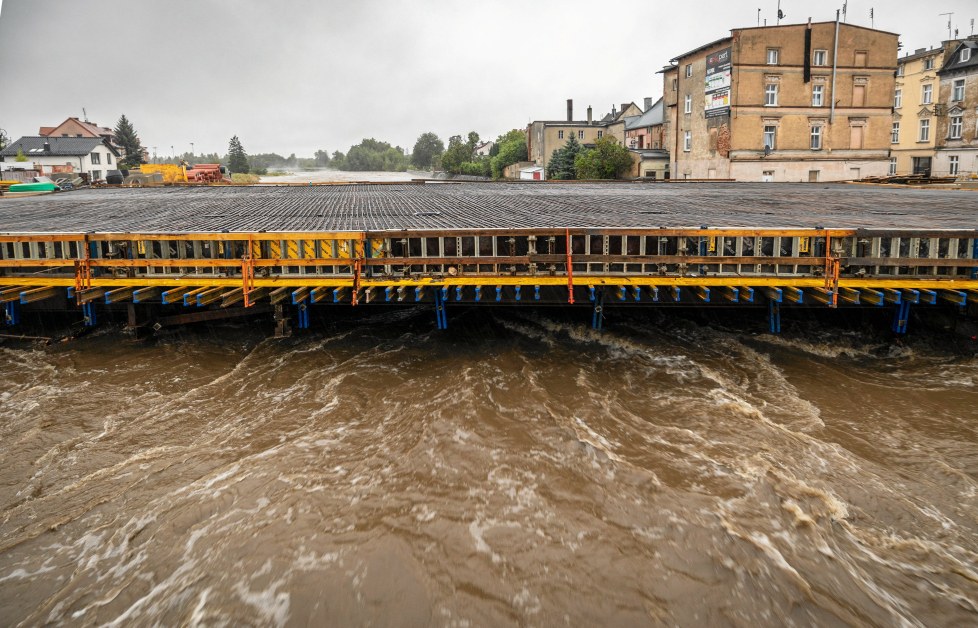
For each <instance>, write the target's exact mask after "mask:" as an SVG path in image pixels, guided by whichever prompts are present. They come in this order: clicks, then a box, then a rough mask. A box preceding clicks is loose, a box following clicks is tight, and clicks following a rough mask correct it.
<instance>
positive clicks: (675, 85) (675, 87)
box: [672, 79, 679, 91]
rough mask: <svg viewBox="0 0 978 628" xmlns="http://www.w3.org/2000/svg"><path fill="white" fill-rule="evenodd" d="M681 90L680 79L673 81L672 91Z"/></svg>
mask: <svg viewBox="0 0 978 628" xmlns="http://www.w3.org/2000/svg"><path fill="white" fill-rule="evenodd" d="M677 89H679V79H672V91H676V90H677Z"/></svg>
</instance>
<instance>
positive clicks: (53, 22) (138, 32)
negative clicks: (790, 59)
mask: <svg viewBox="0 0 978 628" xmlns="http://www.w3.org/2000/svg"><path fill="white" fill-rule="evenodd" d="M0 3H2V4H0V128H4V129H6V131H7V134H8V135H9V136H11V137H12V139H16V138H18V137H20V136H21V135H33V134H36V133H37V130H38V127H40V126H42V125H54V124H58V123H60V122H62V121H63V120H64V119H65V118H67V117H68V116H79V117H80V116H81V115H82V107H84V108H85V109H86V110H87V112H88V117H89V119H90V120H92V121H93V122H97V123H99V124H101V125H104V126H115V123H116V121H117V120H118V118H119V115H120V114H123V113H124V114H126V116H127V117H129V119H130V120H131V121H132V122H133V124H134V125H135V127H136V130H137V131H138V132H139V135H140V137H141V139H142V141H143V144H144V145H145V146H148V147H152V146H155V147H157V152H158V154H160V155H169V154H170V146H174V147H175V150H176V152H178V153H181V152H184V151H189V150H190V142H194V145H195V149H196V152H198V153H200V152H218V153H221V154H223V153H224V152H225V151H226V150H227V146H228V140H229V139H230V137H231V136H232V135H238V136H239V137H240V138H241V141H242V143H243V144H244V147H245V149H246V150H247V151H248V152H249V153H259V152H271V151H275V152H278V153H281V154H284V155H288V154H289V153H292V152H294V153H296V154H297V155H299V156H311V155H312V153H313V152H314V151H315V150H317V149H320V148H323V149H327V150H329V151H330V152H332V151H335V150H342V151H343V152H346V150H347V149H348V148H349V147H350V145H351V144H354V143H357V142H359V141H360V139H362V138H364V137H374V138H376V139H379V140H386V141H389V142H391V143H392V144H398V145H401V146H403V147H406V148H410V147H412V146H413V145H414V142H415V140H416V139H417V136H418V135H419V134H420V133H422V132H424V131H434V132H435V133H437V134H438V135H439V136H440V137H441V138H442V139H444V140H446V143H447V138H448V137H449V136H450V135H453V134H463V135H464V134H465V133H467V132H468V131H471V130H474V131H476V132H478V133H479V134H480V135H481V136H482V137H483V138H495V137H496V136H497V135H498V134H500V133H502V132H505V131H507V130H509V129H511V128H517V127H520V128H522V127H525V126H526V123H527V122H528V121H529V120H531V119H562V118H563V117H564V115H565V109H566V99H568V98H573V99H574V104H575V114H576V116H575V117H577V118H579V119H582V118H583V117H584V115H585V113H584V112H585V109H586V107H587V106H588V105H592V106H593V107H594V113H595V116H600V115H604V114H605V113H607V112H608V111H609V110H610V108H611V105H612V103H615V104H619V103H622V102H630V101H635V102H636V103H637V104H639V105H640V106H641V104H642V98H644V97H645V96H654V97H656V98H658V97H659V96H660V95H661V93H662V84H661V83H662V81H661V76H659V75H657V74H655V72H656V71H657V70H659V69H660V68H661V67H662V66H663V65H665V64H666V63H667V62H668V61H669V59H670V58H672V57H674V56H676V55H677V54H679V53H682V52H685V51H687V50H689V49H691V48H695V47H697V46H699V45H701V44H703V43H706V42H709V41H712V40H714V39H717V38H720V37H724V36H726V35H727V34H728V33H729V30H730V29H731V28H735V27H741V26H753V25H755V24H756V23H757V9H758V8H761V9H762V11H761V17H762V19H764V18H766V19H767V20H768V23H769V24H773V22H774V17H775V13H776V7H777V2H776V0H763V1H761V0H752V1H750V2H742V1H740V0H695V1H693V2H650V1H644V2H643V1H639V2H634V3H619V4H613V3H612V4H608V3H604V2H594V1H588V2H579V1H577V0H562V1H556V0H532V1H529V0H482V1H478V2H477V1H475V0H471V1H470V0H356V1H354V0H348V1H346V2H334V1H332V0H318V1H313V0H276V1H271V0H270V1H266V2H261V1H257V0H166V1H165V2H141V1H133V0H126V1H112V0H84V1H79V0H71V1H65V0H5V1H4V0H0ZM841 6H842V0H835V1H834V2H831V1H830V2H820V3H812V2H810V1H802V0H782V2H781V9H782V11H784V12H785V14H786V20H785V22H788V23H796V22H805V21H806V20H807V19H808V18H809V17H811V18H812V19H813V20H815V21H827V20H832V19H834V18H835V10H836V8H840V7H841ZM870 7H873V8H875V26H876V28H879V29H883V30H889V31H892V32H896V33H900V34H901V42H902V43H903V50H902V52H901V54H903V53H906V52H907V51H912V50H913V49H914V48H919V47H923V46H928V47H929V46H932V45H936V44H938V43H939V42H940V40H941V39H944V38H946V37H947V18H946V17H941V16H940V15H939V14H940V13H944V12H949V11H953V12H954V17H953V21H954V25H955V27H957V28H959V29H960V34H961V36H966V35H968V34H969V33H970V32H971V26H970V23H969V21H970V20H971V18H975V17H978V2H975V0H933V1H931V2H925V3H920V2H918V1H915V0H850V1H849V3H848V21H849V22H850V23H853V24H859V25H864V26H869V25H870V22H869V10H870Z"/></svg>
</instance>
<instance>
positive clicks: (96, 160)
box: [91, 153, 102, 164]
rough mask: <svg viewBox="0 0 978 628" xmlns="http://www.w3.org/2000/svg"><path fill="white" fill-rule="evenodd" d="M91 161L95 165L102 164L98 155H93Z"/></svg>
mask: <svg viewBox="0 0 978 628" xmlns="http://www.w3.org/2000/svg"><path fill="white" fill-rule="evenodd" d="M91 159H92V163H93V164H99V163H102V162H101V161H99V154H98V153H92V157H91Z"/></svg>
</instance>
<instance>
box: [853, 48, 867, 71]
mask: <svg viewBox="0 0 978 628" xmlns="http://www.w3.org/2000/svg"><path fill="white" fill-rule="evenodd" d="M868 57H869V53H868V52H866V51H865V50H857V51H856V58H855V63H854V64H853V65H855V66H856V67H857V68H865V67H866V59H867V58H868Z"/></svg>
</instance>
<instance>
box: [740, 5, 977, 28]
mask: <svg viewBox="0 0 978 628" xmlns="http://www.w3.org/2000/svg"><path fill="white" fill-rule="evenodd" d="M972 21H974V20H972ZM757 25H758V26H760V25H761V10H760V9H758V10H757Z"/></svg>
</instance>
